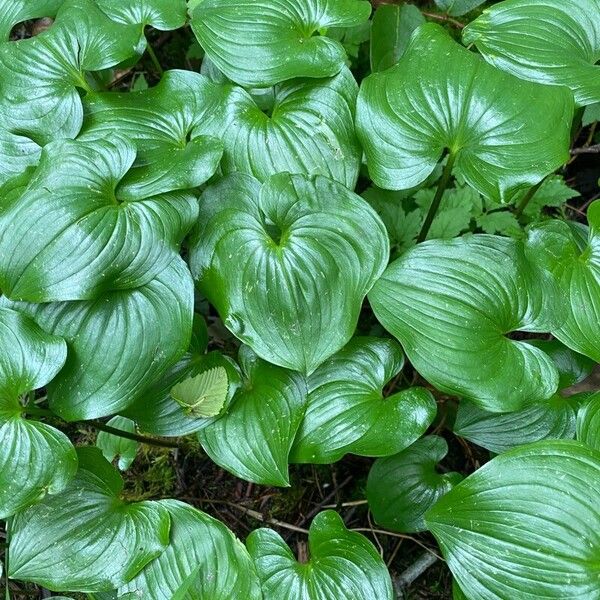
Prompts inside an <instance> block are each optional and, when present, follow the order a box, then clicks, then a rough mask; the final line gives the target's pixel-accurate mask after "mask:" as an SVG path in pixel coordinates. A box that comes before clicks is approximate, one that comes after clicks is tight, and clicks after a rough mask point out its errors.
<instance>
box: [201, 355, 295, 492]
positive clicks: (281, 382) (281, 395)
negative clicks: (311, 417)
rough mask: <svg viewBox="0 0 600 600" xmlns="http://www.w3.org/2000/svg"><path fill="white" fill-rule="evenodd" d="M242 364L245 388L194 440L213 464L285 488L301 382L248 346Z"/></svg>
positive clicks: (247, 478) (247, 477) (287, 482)
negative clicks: (223, 412)
mask: <svg viewBox="0 0 600 600" xmlns="http://www.w3.org/2000/svg"><path fill="white" fill-rule="evenodd" d="M240 364H241V367H242V372H243V375H244V380H245V381H244V385H243V386H242V387H241V388H240V389H239V390H238V391H237V393H236V394H235V396H234V397H233V399H232V401H231V404H230V405H229V407H228V409H227V411H226V412H225V414H223V415H222V416H221V417H220V418H219V419H217V420H216V421H215V422H214V423H212V424H210V425H208V426H207V427H205V428H204V429H202V430H201V431H200V432H199V433H198V438H199V440H200V443H201V444H202V447H203V448H204V450H205V451H206V453H207V454H208V455H209V456H210V457H211V458H212V460H214V461H215V462H216V463H217V464H218V465H220V466H221V467H223V468H225V469H227V470H228V471H230V472H231V473H233V474H234V475H236V476H237V477H241V478H242V479H246V480H248V481H253V482H255V483H260V484H263V485H279V486H287V485H289V477H288V456H289V453H290V449H291V447H292V442H293V441H294V436H295V435H296V432H297V430H298V427H299V426H300V421H301V419H302V415H303V413H304V408H305V403H306V383H305V381H304V377H302V376H301V375H299V374H298V373H294V372H292V371H287V370H285V369H282V368H280V367H276V366H273V365H270V364H269V363H267V362H265V361H263V360H261V359H260V358H258V357H257V356H256V355H255V354H254V353H253V352H252V351H251V350H250V349H249V348H247V347H242V349H241V351H240Z"/></svg>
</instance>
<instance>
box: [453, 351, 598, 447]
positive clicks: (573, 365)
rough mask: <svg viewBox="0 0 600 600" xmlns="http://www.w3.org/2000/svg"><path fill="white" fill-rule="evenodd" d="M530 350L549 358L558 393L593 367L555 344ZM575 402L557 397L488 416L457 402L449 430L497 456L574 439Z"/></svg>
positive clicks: (579, 379) (587, 360)
mask: <svg viewBox="0 0 600 600" xmlns="http://www.w3.org/2000/svg"><path fill="white" fill-rule="evenodd" d="M531 343H532V344H533V345H534V346H536V347H537V348H539V349H540V350H543V351H544V352H545V353H546V354H548V356H550V357H551V358H552V360H553V361H554V363H555V364H556V367H557V369H558V374H559V381H558V389H559V391H561V390H563V389H565V388H568V387H570V386H572V385H574V384H575V383H578V382H580V381H582V380H583V379H585V378H586V377H587V376H588V375H589V374H590V373H591V372H592V369H593V368H594V363H593V362H592V361H591V360H589V359H588V358H586V357H585V356H582V355H581V354H577V353H576V352H573V351H572V350H570V349H569V348H567V347H566V346H564V345H563V344H561V343H560V342H559V341H557V340H533V341H532V342H531ZM576 409H577V401H576V400H575V399H574V398H564V397H562V396H561V395H560V393H556V394H554V395H553V396H552V397H551V398H549V399H548V400H544V401H542V402H536V403H535V404H532V405H530V406H527V407H526V408H523V409H522V410H517V411H516V412H509V413H490V412H488V411H486V410H483V409H481V408H479V407H478V406H476V405H475V404H473V403H472V402H468V401H466V400H461V402H460V404H459V407H458V411H457V413H456V420H455V423H454V426H453V427H452V430H453V431H454V433H455V434H457V435H459V436H461V437H464V438H466V439H467V440H469V441H471V442H473V443H475V444H477V445H478V446H481V447H482V448H486V449H487V450H490V451H491V452H495V453H496V454H500V453H501V452H506V451H507V450H510V449H511V448H515V447H516V446H522V445H524V444H529V443H532V442H537V441H539V440H545V439H572V438H574V437H575V418H576Z"/></svg>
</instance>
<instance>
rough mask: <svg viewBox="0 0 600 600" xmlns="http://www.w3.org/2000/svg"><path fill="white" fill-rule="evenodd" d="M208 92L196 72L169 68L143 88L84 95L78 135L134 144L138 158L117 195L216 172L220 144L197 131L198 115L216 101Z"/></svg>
mask: <svg viewBox="0 0 600 600" xmlns="http://www.w3.org/2000/svg"><path fill="white" fill-rule="evenodd" d="M210 91H211V88H210V84H209V83H208V82H207V81H206V79H205V78H203V77H202V76H200V75H198V74H197V73H192V72H189V71H167V72H166V73H165V75H164V77H163V78H162V79H161V81H160V83H159V84H158V85H156V86H155V87H153V88H150V89H147V90H142V91H138V92H125V93H123V92H102V93H93V94H88V96H86V98H85V100H84V110H85V119H84V124H83V129H82V133H81V136H80V139H82V140H93V141H96V140H98V139H102V138H108V139H109V140H112V139H113V138H114V136H115V134H116V135H122V136H124V137H125V138H126V139H128V140H130V141H131V142H133V143H134V144H135V146H136V149H137V156H136V161H135V163H134V164H133V168H132V169H131V171H130V172H129V173H128V174H127V176H126V178H125V180H124V181H122V182H121V185H120V186H119V195H120V197H121V198H123V199H126V200H127V199H139V198H140V197H144V196H152V195H155V194H156V193H160V192H162V191H170V190H176V189H180V190H183V189H190V188H195V187H198V186H199V185H201V184H203V183H204V182H205V181H206V180H207V179H208V178H209V177H211V176H212V175H213V174H214V172H215V171H216V170H217V167H218V165H219V161H220V160H221V156H222V154H223V145H222V143H221V142H220V141H219V140H217V139H215V138H210V137H207V136H201V135H198V125H199V122H200V120H201V117H202V115H204V113H205V112H206V111H210V107H211V106H212V105H213V103H214V100H213V99H212V98H211V96H210V93H209V92H210Z"/></svg>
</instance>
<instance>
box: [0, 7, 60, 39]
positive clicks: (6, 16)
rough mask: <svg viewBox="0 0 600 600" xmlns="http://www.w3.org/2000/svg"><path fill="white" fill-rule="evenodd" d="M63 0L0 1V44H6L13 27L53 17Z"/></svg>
mask: <svg viewBox="0 0 600 600" xmlns="http://www.w3.org/2000/svg"><path fill="white" fill-rule="evenodd" d="M63 2H64V0H35V1H34V2H32V0H0V43H2V42H7V41H8V39H9V36H10V32H11V30H12V28H13V27H14V26H15V25H18V24H19V23H22V22H23V21H29V20H30V19H40V18H41V17H55V16H56V13H57V12H58V9H59V8H60V6H61V4H62V3H63Z"/></svg>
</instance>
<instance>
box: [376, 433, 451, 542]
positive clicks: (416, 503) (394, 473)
mask: <svg viewBox="0 0 600 600" xmlns="http://www.w3.org/2000/svg"><path fill="white" fill-rule="evenodd" d="M447 453H448V444H447V443H446V441H445V440H444V439H443V438H441V437H438V436H435V435H430V436H427V437H424V438H421V439H420V440H417V441H416V442H415V443H414V444H412V445H411V446H409V447H408V448H406V450H403V451H402V452H400V453H398V454H394V456H388V457H386V458H380V459H378V460H376V461H375V462H374V463H373V466H372V467H371V470H370V471H369V478H368V479H367V500H368V501H369V508H370V510H371V512H372V513H373V517H374V519H375V521H376V522H377V523H378V524H379V525H381V526H383V527H386V528H388V529H391V530H392V531H400V532H403V533H413V532H416V531H424V530H425V529H427V525H425V520H424V515H425V513H426V512H427V511H428V510H429V509H430V508H431V507H432V506H433V505H434V504H435V503H436V502H437V500H438V499H439V498H441V497H442V496H443V495H444V494H445V493H446V492H448V491H450V490H451V489H452V487H453V486H454V485H456V484H457V483H458V482H459V481H461V480H462V475H461V474H460V473H443V474H441V473H438V472H437V470H436V466H437V463H438V462H440V461H441V460H442V459H443V458H444V457H445V456H446V454H447Z"/></svg>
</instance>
